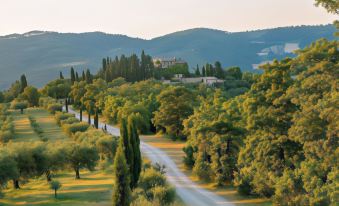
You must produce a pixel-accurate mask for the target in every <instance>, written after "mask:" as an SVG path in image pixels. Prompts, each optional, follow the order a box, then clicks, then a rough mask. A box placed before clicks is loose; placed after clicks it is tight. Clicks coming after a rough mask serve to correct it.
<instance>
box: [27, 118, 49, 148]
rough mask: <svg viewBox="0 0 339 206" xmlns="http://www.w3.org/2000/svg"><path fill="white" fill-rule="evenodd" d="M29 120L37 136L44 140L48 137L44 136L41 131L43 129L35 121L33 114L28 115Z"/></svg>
mask: <svg viewBox="0 0 339 206" xmlns="http://www.w3.org/2000/svg"><path fill="white" fill-rule="evenodd" d="M28 119H29V122H30V124H31V127H32V128H33V130H34V132H35V133H36V134H37V135H38V136H39V138H40V139H41V140H42V141H44V142H46V141H47V140H48V139H47V138H46V137H44V135H43V133H44V131H43V129H42V128H41V127H40V125H39V124H38V123H37V122H36V119H35V118H34V117H33V116H31V115H30V116H28Z"/></svg>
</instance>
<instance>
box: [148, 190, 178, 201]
mask: <svg viewBox="0 0 339 206" xmlns="http://www.w3.org/2000/svg"><path fill="white" fill-rule="evenodd" d="M151 192H152V194H153V201H154V200H156V202H159V203H160V205H169V204H171V203H172V202H173V201H174V199H175V189H174V188H173V187H169V186H165V187H161V186H156V187H154V188H152V190H151Z"/></svg>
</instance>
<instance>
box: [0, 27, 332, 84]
mask: <svg viewBox="0 0 339 206" xmlns="http://www.w3.org/2000/svg"><path fill="white" fill-rule="evenodd" d="M334 31H335V29H334V27H333V26H332V25H326V26H299V27H284V28H276V29H266V30H257V31H249V32H236V33H228V32H224V31H220V30H212V29H204V28H198V29H190V30H185V31H180V32H175V33H172V34H168V35H165V36H162V37H158V38H154V39H151V40H144V39H138V38H131V37H128V36H123V35H111V34H105V33H101V32H90V33H81V34H74V33H56V32H42V31H32V32H28V33H25V34H12V35H7V36H1V37H0V62H1V64H0V89H4V88H6V87H8V86H9V85H10V83H11V82H13V81H14V80H15V79H17V78H18V77H19V75H20V74H22V73H25V74H26V76H27V77H28V80H29V82H30V83H32V84H34V85H36V86H39V87H40V86H42V85H43V84H45V83H46V82H47V81H49V80H51V79H54V78H56V77H57V76H58V71H60V70H63V71H67V70H68V69H69V68H70V67H71V66H74V67H75V68H76V69H78V70H80V69H84V68H91V69H98V68H99V67H100V62H101V58H102V57H105V56H115V55H120V54H131V53H137V54H139V53H140V52H141V50H142V49H144V50H145V51H146V52H147V53H149V54H150V55H152V56H154V57H180V58H183V59H185V60H186V61H188V62H189V64H190V65H191V66H194V65H196V64H204V63H206V62H214V61H216V60H219V61H221V62H222V64H223V66H224V67H228V66H234V65H238V66H240V67H241V68H242V69H243V70H252V69H253V68H256V67H257V64H259V63H261V62H265V61H269V60H272V59H274V58H278V59H281V58H283V57H286V56H290V55H293V54H292V53H291V52H292V51H293V50H294V49H297V48H303V47H304V46H306V45H308V44H310V43H311V42H312V41H315V40H316V39H319V38H328V39H333V38H334V37H333V33H334Z"/></svg>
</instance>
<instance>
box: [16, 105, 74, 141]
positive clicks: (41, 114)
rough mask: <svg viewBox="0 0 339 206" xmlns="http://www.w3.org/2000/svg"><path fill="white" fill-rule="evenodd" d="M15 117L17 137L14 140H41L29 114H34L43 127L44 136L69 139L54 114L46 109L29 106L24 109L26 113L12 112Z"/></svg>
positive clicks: (49, 138) (53, 139)
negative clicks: (30, 120) (32, 125)
mask: <svg viewBox="0 0 339 206" xmlns="http://www.w3.org/2000/svg"><path fill="white" fill-rule="evenodd" d="M11 114H12V116H13V118H14V125H15V138H14V140H13V142H27V141H40V138H39V137H38V136H37V135H36V134H35V132H34V130H33V129H32V127H31V125H30V122H29V119H28V116H30V115H31V116H33V117H34V118H35V119H36V121H37V123H38V124H39V125H40V127H41V128H42V129H43V131H44V133H43V136H44V137H46V138H47V139H48V140H49V141H58V140H62V141H68V140H69V138H68V137H67V136H66V134H64V133H63V132H62V130H61V128H60V127H59V126H58V125H57V124H56V122H55V119H54V116H53V115H51V114H50V113H48V112H47V111H46V110H44V109H39V108H29V109H26V110H24V114H21V113H20V112H19V111H12V112H11Z"/></svg>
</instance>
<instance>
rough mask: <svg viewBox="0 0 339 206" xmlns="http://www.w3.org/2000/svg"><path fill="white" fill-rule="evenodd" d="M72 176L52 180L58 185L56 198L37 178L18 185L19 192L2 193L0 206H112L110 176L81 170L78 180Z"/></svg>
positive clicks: (41, 179)
mask: <svg viewBox="0 0 339 206" xmlns="http://www.w3.org/2000/svg"><path fill="white" fill-rule="evenodd" d="M74 175H75V174H74V172H62V173H59V174H58V175H56V176H55V177H54V178H55V179H57V180H58V181H60V183H61V184H62V187H61V188H60V190H59V191H58V198H57V199H55V198H54V191H53V190H51V189H49V185H48V183H47V181H46V179H45V178H44V177H40V178H36V179H30V180H29V182H28V183H26V184H22V185H21V189H20V190H15V189H12V188H9V189H7V190H4V193H5V198H4V199H0V205H112V202H111V201H112V200H111V196H112V187H113V176H112V175H108V174H104V173H103V172H101V171H95V172H89V171H85V170H83V171H81V173H80V175H81V178H82V179H80V180H76V179H75V178H74Z"/></svg>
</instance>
